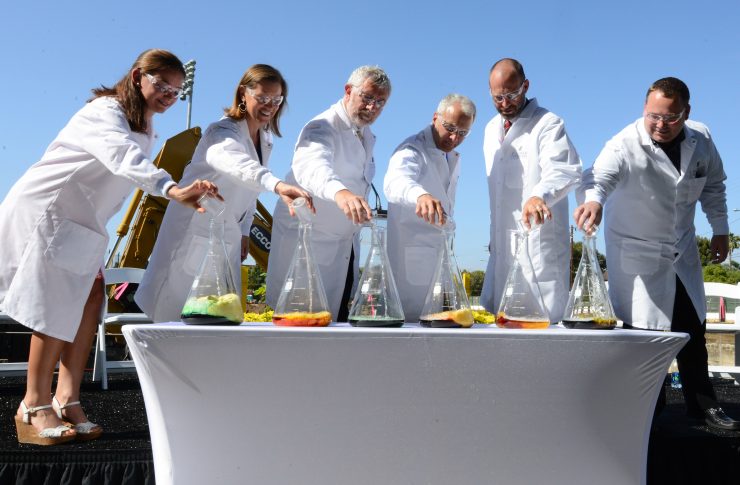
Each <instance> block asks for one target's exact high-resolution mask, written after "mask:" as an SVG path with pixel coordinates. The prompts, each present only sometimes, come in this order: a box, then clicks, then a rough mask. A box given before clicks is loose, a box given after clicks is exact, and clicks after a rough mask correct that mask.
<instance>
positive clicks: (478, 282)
mask: <svg viewBox="0 0 740 485" xmlns="http://www.w3.org/2000/svg"><path fill="white" fill-rule="evenodd" d="M485 275H486V272H485V271H481V270H476V271H470V296H480V294H481V292H482V291H483V278H484V277H485Z"/></svg>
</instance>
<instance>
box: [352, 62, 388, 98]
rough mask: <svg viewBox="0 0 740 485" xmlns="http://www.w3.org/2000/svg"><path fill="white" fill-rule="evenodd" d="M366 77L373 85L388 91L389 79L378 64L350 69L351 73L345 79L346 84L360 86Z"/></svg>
mask: <svg viewBox="0 0 740 485" xmlns="http://www.w3.org/2000/svg"><path fill="white" fill-rule="evenodd" d="M366 79H370V81H371V82H372V83H373V84H374V85H375V86H377V87H379V88H381V89H387V90H388V91H389V92H390V90H391V80H390V78H389V77H388V74H386V73H385V71H384V70H383V69H381V68H380V67H379V66H360V67H358V68H357V69H355V70H354V71H352V74H351V75H350V76H349V79H348V80H347V84H349V85H351V86H353V87H355V88H357V87H360V86H362V83H364V82H365V80H366Z"/></svg>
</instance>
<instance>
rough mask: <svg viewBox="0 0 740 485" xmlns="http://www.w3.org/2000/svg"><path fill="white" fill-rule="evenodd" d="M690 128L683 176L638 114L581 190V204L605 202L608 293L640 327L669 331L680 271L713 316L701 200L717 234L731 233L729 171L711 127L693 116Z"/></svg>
mask: <svg viewBox="0 0 740 485" xmlns="http://www.w3.org/2000/svg"><path fill="white" fill-rule="evenodd" d="M684 133H685V135H686V139H685V140H684V141H683V142H681V173H680V174H679V173H678V172H677V171H676V168H675V167H674V166H673V163H672V162H671V160H670V159H669V158H668V156H667V155H666V154H665V152H663V150H662V149H661V148H659V147H657V146H655V145H654V144H653V142H652V140H651V139H650V135H649V134H648V133H647V131H646V129H645V125H644V121H643V118H640V119H638V120H637V121H635V122H634V123H632V124H630V125H629V126H627V127H626V128H625V129H624V130H622V131H621V132H620V133H618V134H617V135H616V136H615V137H614V138H612V139H611V140H610V141H609V142H607V144H606V146H605V147H604V149H603V150H602V151H601V153H600V154H599V156H598V158H597V159H596V161H595V162H594V166H593V167H592V168H590V169H588V170H587V171H586V172H585V173H584V176H583V182H582V185H581V187H580V188H579V191H578V192H579V193H578V198H579V201H583V200H584V197H585V201H587V202H591V201H596V202H599V203H600V204H602V206H604V222H605V225H606V232H605V242H606V261H607V269H608V271H609V296H610V298H611V301H612V304H613V305H614V311H615V312H616V314H617V317H618V318H620V319H622V320H623V321H624V322H625V323H629V324H631V325H633V326H635V327H640V328H651V329H660V330H670V328H671V318H672V316H673V303H674V299H675V292H676V275H678V277H679V278H681V282H682V283H683V285H684V286H685V287H686V291H687V292H688V294H689V297H690V298H691V302H692V303H693V304H694V308H695V309H696V313H697V315H698V316H699V319H700V320H702V321H703V320H704V319H705V318H706V302H705V300H704V278H703V276H702V269H701V261H700V259H699V250H698V248H697V246H696V235H695V232H696V230H695V228H694V213H695V211H696V202H697V200H698V201H701V206H702V210H703V211H704V213H705V214H706V215H707V219H708V220H709V223H710V225H711V226H712V231H713V232H714V234H715V235H725V234H729V226H728V222H727V204H726V195H725V184H724V180H725V178H726V176H725V172H724V169H723V167H722V160H721V158H720V156H719V153H717V148H716V147H715V146H714V142H713V141H712V138H711V135H710V134H709V130H708V129H707V127H706V126H705V125H703V124H701V123H697V122H695V121H691V120H688V121H686V125H685V127H684Z"/></svg>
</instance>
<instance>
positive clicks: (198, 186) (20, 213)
mask: <svg viewBox="0 0 740 485" xmlns="http://www.w3.org/2000/svg"><path fill="white" fill-rule="evenodd" d="M184 77H185V72H184V69H183V66H182V63H181V62H180V60H179V59H178V58H177V57H176V56H175V55H173V54H171V53H170V52H167V51H163V50H158V49H151V50H148V51H145V52H143V53H142V54H141V55H140V56H139V57H138V58H137V60H136V62H135V63H134V64H133V66H132V67H131V69H130V70H129V71H128V72H127V74H126V75H125V76H124V77H123V78H122V79H121V80H119V81H118V83H116V85H115V86H113V87H112V88H106V87H100V88H98V89H94V90H93V98H92V99H91V100H90V101H89V102H88V103H87V104H86V105H85V106H84V107H83V108H82V109H81V110H80V111H78V112H77V113H76V114H75V115H74V116H73V117H72V119H71V120H70V121H69V123H68V124H67V126H65V127H64V128H63V129H62V131H61V132H60V133H59V134H58V135H57V137H56V139H55V140H54V141H53V142H52V143H51V145H49V147H48V148H47V150H46V152H45V153H44V155H43V157H42V158H41V160H40V161H39V162H37V163H36V164H34V165H33V166H31V168H29V169H28V171H27V172H26V173H25V174H24V175H23V176H22V177H21V179H20V180H18V182H16V184H15V185H14V186H13V187H12V188H11V189H10V192H9V193H8V195H7V196H6V198H5V200H4V201H3V203H2V205H0V235H1V236H0V237H2V244H0V305H1V306H2V309H3V311H4V312H5V313H7V314H8V316H10V317H11V318H12V319H14V320H16V321H18V322H20V323H21V324H23V325H25V326H27V327H29V328H31V329H32V330H33V331H34V332H33V335H32V337H31V347H30V352H29V358H28V379H27V387H26V394H25V396H24V398H23V401H22V402H21V405H20V407H19V409H18V413H17V415H16V428H17V431H18V441H19V442H22V443H35V444H42V445H53V444H57V443H61V442H65V441H69V440H71V439H74V438H75V437H77V438H78V439H94V438H97V437H98V436H100V434H101V433H102V428H101V427H100V426H98V425H96V424H94V423H91V422H90V421H88V420H87V417H86V415H85V413H84V411H83V410H82V408H81V406H80V405H79V393H80V383H81V381H82V376H83V372H84V366H85V363H86V362H87V358H88V356H89V354H90V345H91V343H92V338H93V335H94V332H95V329H96V326H97V323H98V321H99V318H100V315H101V311H102V310H103V303H104V293H105V292H104V285H103V279H102V273H101V271H100V270H101V267H102V263H103V258H104V256H105V250H106V248H107V245H108V235H107V231H106V227H105V226H106V223H107V222H108V220H109V219H110V218H111V217H112V216H113V215H114V214H115V213H116V212H118V210H119V209H120V207H121V205H122V204H123V202H124V200H125V199H126V197H127V196H128V195H129V194H130V192H131V190H132V189H133V188H134V187H135V186H137V187H140V188H141V189H142V190H145V191H147V192H151V193H155V194H158V195H162V196H165V197H168V198H171V199H174V200H176V201H178V202H180V203H183V204H185V205H188V206H191V207H194V208H197V207H199V206H198V204H197V202H196V201H197V200H198V199H199V198H200V197H201V196H202V195H203V194H205V193H207V192H209V191H211V192H214V193H217V189H216V187H215V185H213V184H211V183H210V182H202V181H195V182H193V183H192V184H191V185H189V186H187V187H184V188H181V187H179V186H178V185H177V184H176V183H175V182H174V181H173V180H172V178H171V177H170V176H169V175H168V174H167V172H165V171H164V170H160V169H158V168H157V167H155V166H154V165H153V164H152V162H151V160H150V158H149V156H150V152H151V149H152V146H153V144H154V141H155V134H154V130H153V128H152V117H153V116H154V114H155V113H164V112H165V111H167V109H168V108H169V107H170V106H172V104H173V103H175V101H176V100H177V97H178V95H179V91H180V90H181V86H182V83H183V80H184ZM57 362H59V378H58V382H57V387H56V393H55V396H54V399H53V400H52V398H51V385H52V375H53V371H54V367H55V365H56V363H57ZM62 419H63V420H64V421H65V422H68V423H71V427H69V426H66V425H64V424H63V423H62Z"/></svg>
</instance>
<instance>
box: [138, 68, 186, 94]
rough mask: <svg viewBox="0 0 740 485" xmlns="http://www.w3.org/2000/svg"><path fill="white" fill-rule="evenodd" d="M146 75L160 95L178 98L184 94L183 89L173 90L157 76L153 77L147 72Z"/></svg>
mask: <svg viewBox="0 0 740 485" xmlns="http://www.w3.org/2000/svg"><path fill="white" fill-rule="evenodd" d="M144 75H145V76H146V78H147V79H148V80H149V82H150V83H152V86H154V88H155V89H156V90H157V91H159V92H160V93H162V94H164V95H165V96H170V97H173V98H177V97H179V96H180V95H181V94H182V91H183V89H182V88H173V87H172V86H170V85H169V84H167V83H166V82H164V81H162V80H161V79H159V78H157V76H153V75H151V74H149V73H148V72H145V73H144Z"/></svg>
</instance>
